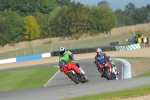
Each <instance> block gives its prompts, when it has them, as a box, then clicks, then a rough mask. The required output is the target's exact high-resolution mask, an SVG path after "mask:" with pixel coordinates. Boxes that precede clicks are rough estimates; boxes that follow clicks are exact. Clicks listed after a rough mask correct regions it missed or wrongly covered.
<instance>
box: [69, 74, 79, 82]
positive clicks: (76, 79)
mask: <svg viewBox="0 0 150 100" xmlns="http://www.w3.org/2000/svg"><path fill="white" fill-rule="evenodd" d="M69 76H70V78H71V80H72V81H74V83H75V84H79V80H78V76H77V74H73V73H72V72H69Z"/></svg>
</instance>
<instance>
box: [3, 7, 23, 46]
mask: <svg viewBox="0 0 150 100" xmlns="http://www.w3.org/2000/svg"><path fill="white" fill-rule="evenodd" d="M0 16H1V18H0V39H1V40H0V45H1V46H4V45H5V44H14V43H17V42H20V41H22V37H23V35H22V33H23V18H22V17H21V16H20V15H19V14H17V13H16V12H14V11H12V10H11V9H6V10H4V11H3V12H1V14H0Z"/></svg>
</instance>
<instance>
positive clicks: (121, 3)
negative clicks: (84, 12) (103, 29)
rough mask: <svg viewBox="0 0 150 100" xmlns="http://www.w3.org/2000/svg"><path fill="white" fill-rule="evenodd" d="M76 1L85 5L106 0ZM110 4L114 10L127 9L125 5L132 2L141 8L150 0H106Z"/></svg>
mask: <svg viewBox="0 0 150 100" xmlns="http://www.w3.org/2000/svg"><path fill="white" fill-rule="evenodd" d="M75 1H76V2H81V3H83V4H85V5H87V4H88V5H97V4H98V2H100V1H104V0H75ZM106 1H107V2H108V3H109V4H110V7H111V8H112V9H113V10H116V9H118V8H121V9H123V10H124V9H125V6H126V5H127V4H128V3H130V2H132V3H133V4H135V7H137V8H141V6H146V5H147V4H150V0H106Z"/></svg>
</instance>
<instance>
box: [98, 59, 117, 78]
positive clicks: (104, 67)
mask: <svg viewBox="0 0 150 100" xmlns="http://www.w3.org/2000/svg"><path fill="white" fill-rule="evenodd" d="M99 67H100V72H103V75H104V77H105V78H106V79H107V80H111V79H115V76H114V74H113V73H112V68H111V64H110V62H109V61H108V60H106V62H105V63H104V64H99Z"/></svg>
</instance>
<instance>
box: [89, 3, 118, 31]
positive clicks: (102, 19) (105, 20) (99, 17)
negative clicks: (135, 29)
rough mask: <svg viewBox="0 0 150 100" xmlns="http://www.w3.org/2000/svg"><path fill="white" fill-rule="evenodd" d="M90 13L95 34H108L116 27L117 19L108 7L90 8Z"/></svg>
mask: <svg viewBox="0 0 150 100" xmlns="http://www.w3.org/2000/svg"><path fill="white" fill-rule="evenodd" d="M91 11H92V17H93V22H94V27H93V29H95V30H97V31H96V32H98V33H99V32H108V31H110V30H111V29H112V28H114V27H116V25H117V18H116V16H115V13H114V12H113V11H112V10H111V9H110V8H109V7H108V6H99V7H92V8H91Z"/></svg>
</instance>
